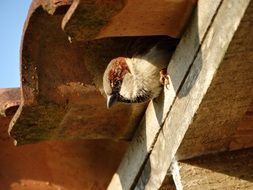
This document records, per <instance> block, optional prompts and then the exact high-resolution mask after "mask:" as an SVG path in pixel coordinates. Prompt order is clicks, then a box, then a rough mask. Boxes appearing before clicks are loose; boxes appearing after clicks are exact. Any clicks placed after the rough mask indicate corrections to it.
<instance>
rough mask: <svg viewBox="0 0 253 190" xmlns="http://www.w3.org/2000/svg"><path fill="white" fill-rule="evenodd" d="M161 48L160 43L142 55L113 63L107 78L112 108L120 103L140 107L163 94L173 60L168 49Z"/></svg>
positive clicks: (114, 60)
mask: <svg viewBox="0 0 253 190" xmlns="http://www.w3.org/2000/svg"><path fill="white" fill-rule="evenodd" d="M163 45H164V44H163ZM160 46H161V42H158V43H156V44H155V45H154V46H153V47H152V48H151V49H149V50H148V51H147V52H146V53H144V54H142V55H133V57H131V58H125V57H118V58H116V59H113V60H111V62H110V63H109V64H108V66H107V68H106V70H105V73H104V76H103V86H104V91H105V93H106V95H107V107H108V108H109V107H111V105H112V104H113V103H114V102H116V101H118V102H125V103H140V102H145V101H148V100H151V99H153V98H156V97H157V96H158V95H159V94H160V92H161V89H162V86H163V84H161V80H160V78H161V70H163V69H166V68H167V65H168V62H169V59H170V57H171V51H169V50H170V49H169V48H168V46H167V48H166V45H165V46H164V47H165V48H161V47H160Z"/></svg>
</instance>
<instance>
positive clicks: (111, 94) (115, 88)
mask: <svg viewBox="0 0 253 190" xmlns="http://www.w3.org/2000/svg"><path fill="white" fill-rule="evenodd" d="M128 73H130V70H129V67H128V65H127V62H126V58H124V57H118V58H115V59H113V60H111V61H110V63H109V64H108V66H107V68H106V70H105V72H104V76H103V87H104V91H105V94H106V96H107V108H110V107H111V106H112V105H113V104H114V103H115V102H116V101H121V100H122V99H123V97H121V95H120V89H121V85H122V83H123V80H124V77H125V75H126V74H128Z"/></svg>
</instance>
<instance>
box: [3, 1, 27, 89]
mask: <svg viewBox="0 0 253 190" xmlns="http://www.w3.org/2000/svg"><path fill="white" fill-rule="evenodd" d="M30 3H31V0H22V1H20V0H1V6H0V18H1V19H0V26H1V27H0V42H1V43H0V88H8V87H19V86H20V76H19V56H20V55H19V48H20V42H21V35H22V30H23V25H24V22H25V18H26V15H27V12H28V9H29V6H30Z"/></svg>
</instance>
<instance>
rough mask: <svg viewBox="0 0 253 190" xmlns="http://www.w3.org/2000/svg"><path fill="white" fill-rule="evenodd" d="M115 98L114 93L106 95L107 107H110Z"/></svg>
mask: <svg viewBox="0 0 253 190" xmlns="http://www.w3.org/2000/svg"><path fill="white" fill-rule="evenodd" d="M116 100H117V95H116V94H112V95H109V96H107V109H109V108H110V107H112V105H113V104H114V103H115V102H116Z"/></svg>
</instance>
